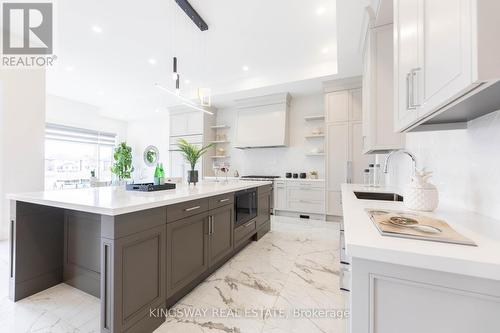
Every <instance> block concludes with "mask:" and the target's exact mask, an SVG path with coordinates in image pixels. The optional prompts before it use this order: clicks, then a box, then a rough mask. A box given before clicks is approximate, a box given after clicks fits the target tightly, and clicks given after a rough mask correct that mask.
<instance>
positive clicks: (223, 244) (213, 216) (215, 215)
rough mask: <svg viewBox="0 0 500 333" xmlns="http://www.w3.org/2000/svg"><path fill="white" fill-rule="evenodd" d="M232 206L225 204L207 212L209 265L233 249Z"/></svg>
mask: <svg viewBox="0 0 500 333" xmlns="http://www.w3.org/2000/svg"><path fill="white" fill-rule="evenodd" d="M233 221H234V206H233V205H232V204H231V205H226V206H223V207H220V208H218V209H214V210H211V211H210V212H209V223H211V226H210V228H209V240H208V249H209V260H208V262H209V266H210V267H212V266H213V265H215V264H217V263H218V262H219V261H221V260H223V259H224V258H225V257H226V256H228V255H229V254H230V253H231V252H232V251H233V246H234V237H233V228H234V223H233Z"/></svg>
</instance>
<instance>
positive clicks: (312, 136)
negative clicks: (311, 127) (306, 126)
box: [305, 134, 325, 139]
mask: <svg viewBox="0 0 500 333" xmlns="http://www.w3.org/2000/svg"><path fill="white" fill-rule="evenodd" d="M324 137H325V135H324V134H311V135H306V136H305V138H306V139H314V138H324Z"/></svg>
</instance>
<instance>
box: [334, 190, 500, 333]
mask: <svg viewBox="0 0 500 333" xmlns="http://www.w3.org/2000/svg"><path fill="white" fill-rule="evenodd" d="M355 192H356V193H359V192H362V193H364V194H358V195H359V196H360V197H365V199H358V198H357V196H356V194H355ZM377 193H384V194H383V195H379V194H377ZM393 194H402V193H401V192H400V191H399V190H398V189H396V188H390V187H378V188H373V187H366V186H363V185H355V184H343V185H342V203H343V213H344V220H343V225H342V227H341V230H342V231H341V239H340V243H341V246H340V248H341V258H340V266H341V270H340V271H341V274H340V276H341V285H340V288H341V290H344V291H345V292H346V294H347V295H348V297H347V299H348V306H349V307H350V312H351V317H350V320H349V325H348V326H349V328H348V332H356V333H369V332H405V333H417V332H436V333H437V332H460V333H465V332H471V331H475V330H477V328H478V327H482V329H481V332H485V333H490V332H491V333H493V332H498V330H499V328H500V318H499V317H498V315H496V314H498V313H500V221H499V220H495V219H492V218H489V217H485V216H483V215H480V214H477V213H474V212H470V211H465V210H461V209H458V208H455V207H449V206H445V205H440V206H439V207H438V209H437V210H436V211H434V212H432V213H428V212H416V211H409V210H408V209H406V208H405V206H404V204H403V202H401V201H394V200H400V199H401V197H398V196H394V195H393ZM370 197H371V198H370ZM375 197H378V198H377V199H381V198H382V197H385V198H384V199H386V200H391V201H382V200H373V198H375ZM369 210H375V211H377V212H380V211H382V212H387V211H397V212H409V213H410V215H411V214H417V216H419V217H420V216H424V218H425V219H426V221H435V220H436V219H438V220H442V221H445V222H447V224H448V225H449V227H451V229H453V230H454V231H456V232H457V233H458V234H460V235H462V236H464V237H465V238H467V239H469V240H472V241H473V242H474V243H475V244H476V245H477V246H470V245H459V244H450V243H442V242H436V241H427V240H417V239H408V238H401V237H389V236H382V235H381V233H380V232H379V229H378V228H377V226H376V225H375V224H374V222H373V221H372V219H371V218H370V216H369V215H368V211H369ZM415 318H426V319H428V320H425V321H424V320H417V321H415V320H414V319H415ZM409 323H411V324H409ZM431 324H432V326H431Z"/></svg>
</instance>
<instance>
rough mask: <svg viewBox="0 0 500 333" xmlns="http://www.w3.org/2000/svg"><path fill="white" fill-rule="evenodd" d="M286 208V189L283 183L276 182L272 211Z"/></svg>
mask: <svg viewBox="0 0 500 333" xmlns="http://www.w3.org/2000/svg"><path fill="white" fill-rule="evenodd" d="M285 208H286V189H285V183H284V182H276V187H275V190H274V209H277V210H282V209H285Z"/></svg>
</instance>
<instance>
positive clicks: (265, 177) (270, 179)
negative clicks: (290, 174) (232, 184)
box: [241, 175, 280, 181]
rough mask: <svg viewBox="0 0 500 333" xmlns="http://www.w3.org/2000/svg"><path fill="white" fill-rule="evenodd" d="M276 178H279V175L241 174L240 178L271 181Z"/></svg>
mask: <svg viewBox="0 0 500 333" xmlns="http://www.w3.org/2000/svg"><path fill="white" fill-rule="evenodd" d="M276 178H280V176H255V175H251V176H241V180H255V181H273V180H274V179H276Z"/></svg>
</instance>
